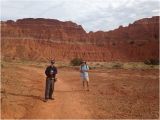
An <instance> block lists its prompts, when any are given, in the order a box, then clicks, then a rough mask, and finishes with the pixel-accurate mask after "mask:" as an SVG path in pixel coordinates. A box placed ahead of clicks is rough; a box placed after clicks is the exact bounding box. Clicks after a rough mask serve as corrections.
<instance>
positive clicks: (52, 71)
mask: <svg viewBox="0 0 160 120" xmlns="http://www.w3.org/2000/svg"><path fill="white" fill-rule="evenodd" d="M45 74H46V76H47V77H51V78H55V76H56V74H57V68H56V67H55V66H53V67H52V66H48V67H47V68H46V70H45Z"/></svg>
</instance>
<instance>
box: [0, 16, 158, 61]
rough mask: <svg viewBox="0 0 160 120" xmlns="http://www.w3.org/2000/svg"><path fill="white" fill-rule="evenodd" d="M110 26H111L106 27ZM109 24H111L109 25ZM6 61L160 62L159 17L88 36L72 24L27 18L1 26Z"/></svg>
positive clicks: (90, 33) (80, 27) (7, 22)
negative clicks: (153, 60) (155, 60)
mask: <svg viewBox="0 0 160 120" xmlns="http://www.w3.org/2000/svg"><path fill="white" fill-rule="evenodd" d="M106 24H107V23H106ZM108 24H109V23H108ZM1 46H2V47H1V48H2V50H1V51H2V59H5V58H7V59H26V60H38V61H42V60H43V61H46V60H47V59H48V58H50V57H54V58H55V59H56V60H66V61H68V60H71V59H73V58H75V57H79V58H83V59H84V60H87V61H115V60H118V61H144V60H147V59H151V58H153V59H158V58H159V17H158V16H156V17H152V18H144V19H141V20H137V21H135V22H134V23H133V24H129V25H128V26H126V27H123V26H120V27H119V28H117V29H115V30H112V31H107V32H103V31H97V32H89V33H86V32H85V30H84V29H83V28H82V26H81V25H77V24H76V23H73V22H71V21H66V22H62V21H58V20H54V19H43V18H37V19H33V18H27V19H19V20H17V21H16V22H14V21H12V20H8V21H2V22H1Z"/></svg>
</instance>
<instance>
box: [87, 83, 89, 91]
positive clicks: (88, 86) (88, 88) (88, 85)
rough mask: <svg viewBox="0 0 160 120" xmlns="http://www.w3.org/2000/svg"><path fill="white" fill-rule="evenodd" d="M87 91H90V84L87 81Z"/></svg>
mask: <svg viewBox="0 0 160 120" xmlns="http://www.w3.org/2000/svg"><path fill="white" fill-rule="evenodd" d="M87 90H88V91H89V82H88V81H87Z"/></svg>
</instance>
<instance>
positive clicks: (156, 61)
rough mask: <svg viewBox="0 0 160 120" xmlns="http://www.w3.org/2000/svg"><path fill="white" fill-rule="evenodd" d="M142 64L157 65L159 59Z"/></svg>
mask: <svg viewBox="0 0 160 120" xmlns="http://www.w3.org/2000/svg"><path fill="white" fill-rule="evenodd" d="M144 64H146V65H159V59H149V60H145V61H144Z"/></svg>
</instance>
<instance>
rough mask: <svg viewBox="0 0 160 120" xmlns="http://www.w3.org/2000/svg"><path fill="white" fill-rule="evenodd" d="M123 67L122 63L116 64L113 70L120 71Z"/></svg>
mask: <svg viewBox="0 0 160 120" xmlns="http://www.w3.org/2000/svg"><path fill="white" fill-rule="evenodd" d="M122 67H123V64H121V63H115V64H114V65H113V66H112V68H115V69H120V68H122Z"/></svg>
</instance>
